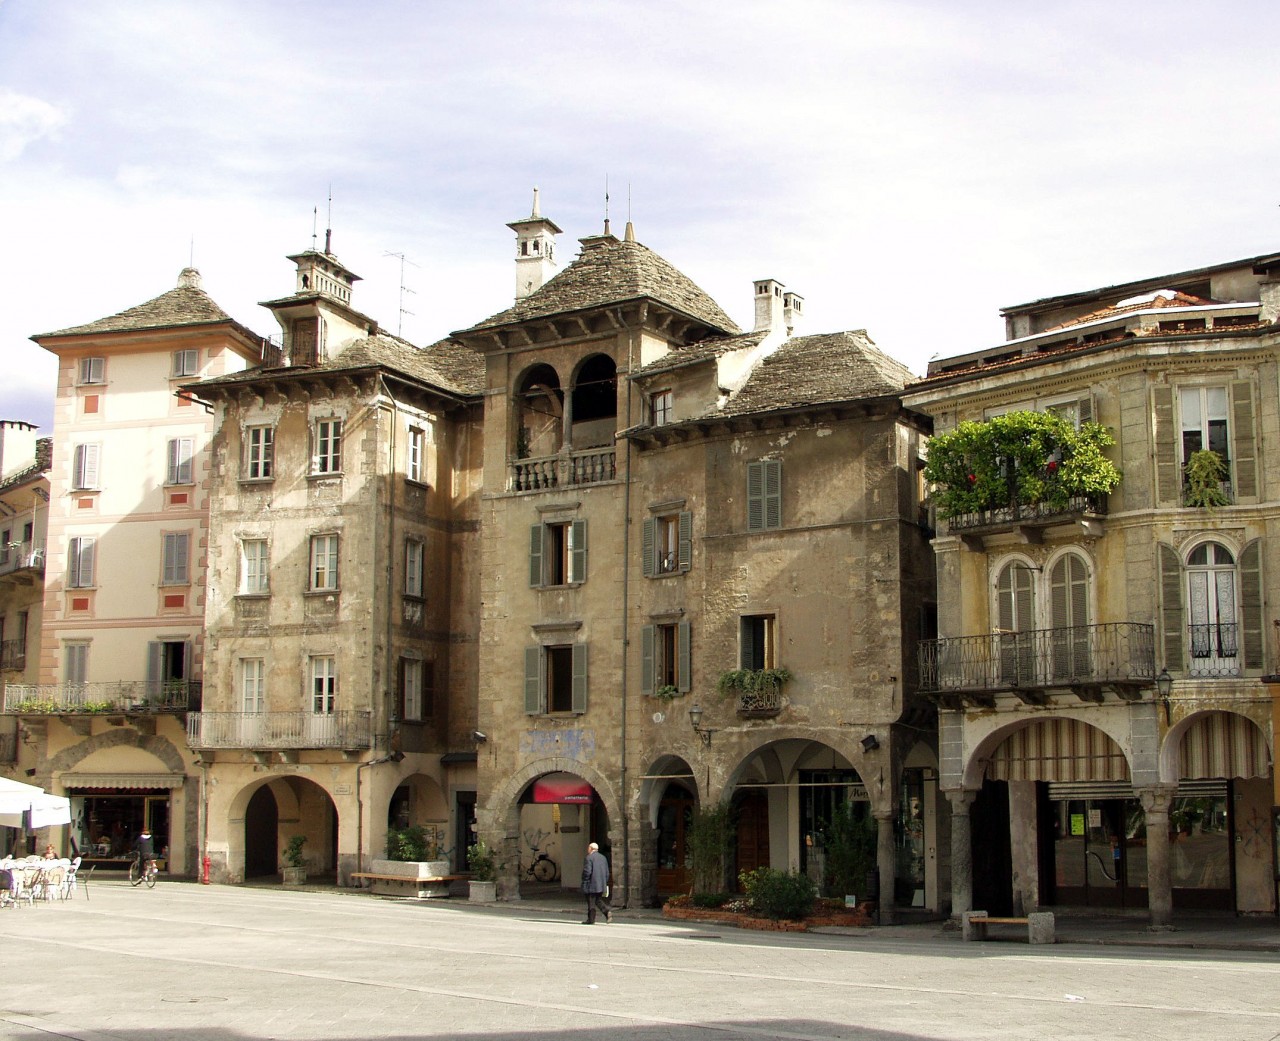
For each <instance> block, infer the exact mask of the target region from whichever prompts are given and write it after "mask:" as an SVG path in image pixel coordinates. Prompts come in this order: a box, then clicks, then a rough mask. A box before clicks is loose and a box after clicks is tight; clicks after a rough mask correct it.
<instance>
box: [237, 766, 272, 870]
mask: <svg viewBox="0 0 1280 1041" xmlns="http://www.w3.org/2000/svg"><path fill="white" fill-rule="evenodd" d="M279 829H280V819H279V815H278V814H277V812H276V800H275V796H274V795H272V794H271V789H270V788H269V787H268V786H267V785H263V786H262V787H261V788H259V789H258V790H257V791H256V792H254V793H253V795H252V797H251V798H250V799H249V805H248V807H247V808H246V809H245V811H244V877H245V878H246V879H250V878H262V877H264V876H266V875H274V874H275V873H276V871H277V870H278V869H279V863H278V859H277V855H276V851H277V848H278V846H279V843H278V842H277V839H276V835H277V833H278V831H279Z"/></svg>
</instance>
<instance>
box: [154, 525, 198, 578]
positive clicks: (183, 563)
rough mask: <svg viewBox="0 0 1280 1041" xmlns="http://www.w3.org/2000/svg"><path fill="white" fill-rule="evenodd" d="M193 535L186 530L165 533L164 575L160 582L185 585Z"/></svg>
mask: <svg viewBox="0 0 1280 1041" xmlns="http://www.w3.org/2000/svg"><path fill="white" fill-rule="evenodd" d="M190 544H191V535H190V534H189V533H188V532H185V531H167V532H165V535H164V575H163V577H162V578H161V581H160V584H161V585H165V586H185V585H186V584H187V582H188V577H187V576H188V571H189V568H188V553H189V547H190Z"/></svg>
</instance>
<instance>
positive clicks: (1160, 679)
mask: <svg viewBox="0 0 1280 1041" xmlns="http://www.w3.org/2000/svg"><path fill="white" fill-rule="evenodd" d="M1156 692H1157V693H1158V694H1159V695H1160V700H1161V701H1163V702H1164V723H1165V726H1168V725H1169V724H1170V723H1172V722H1173V710H1172V709H1171V708H1170V707H1169V695H1170V694H1172V693H1173V677H1172V676H1170V675H1169V670H1168V669H1161V670H1160V675H1159V676H1157V677H1156Z"/></svg>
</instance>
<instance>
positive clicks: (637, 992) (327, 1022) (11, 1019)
mask: <svg viewBox="0 0 1280 1041" xmlns="http://www.w3.org/2000/svg"><path fill="white" fill-rule="evenodd" d="M579 918H580V915H579V914H578V913H577V912H576V910H575V909H574V908H573V907H572V905H565V904H557V903H555V902H535V901H527V902H525V903H523V904H515V905H504V906H500V907H493V908H488V907H477V906H474V905H469V904H467V903H465V902H461V901H453V900H450V901H440V902H428V903H421V904H419V903H398V902H392V901H387V900H380V899H375V898H373V897H371V896H368V895H366V894H357V893H347V892H315V891H288V890H279V889H266V888H233V887H224V886H198V885H193V884H188V883H178V882H161V884H160V885H159V886H157V888H156V889H155V890H153V891H147V890H145V889H138V890H134V889H130V888H129V887H128V886H127V885H125V884H123V883H121V882H116V881H109V882H105V883H104V882H102V881H97V882H95V883H94V884H93V888H92V890H91V892H90V894H89V899H88V900H86V899H85V898H84V895H83V894H82V895H81V896H80V897H79V898H77V899H74V900H71V901H67V902H65V903H62V904H57V903H55V904H51V905H48V906H37V907H34V908H23V909H19V910H13V911H5V912H2V913H0V937H2V940H0V942H2V943H3V949H4V952H5V958H4V961H5V967H6V972H5V974H4V981H3V983H0V1038H4V1039H6V1041H7V1039H20V1041H50V1039H52V1038H66V1039H72V1041H119V1039H128V1041H163V1039H169V1038H182V1039H185V1041H243V1039H255V1041H256V1039H277V1038H278V1039H290V1041H293V1039H305V1041H327V1039H338V1038H352V1039H355V1038H360V1039H365V1038H368V1039H388V1041H400V1039H405V1041H407V1039H411V1038H462V1037H466V1038H479V1039H492V1041H498V1039H521V1041H525V1039H528V1041H532V1039H543V1038H546V1039H561V1038H567V1039H580V1041H597V1039H599V1041H656V1039H673V1041H685V1039H692V1038H715V1039H725V1041H727V1039H733V1038H743V1039H747V1038H751V1039H757V1038H787V1039H806V1041H808V1039H813V1041H829V1039H834V1038H849V1039H855V1038H856V1039H873V1041H908V1039H918V1041H924V1039H930V1041H932V1039H948V1041H949V1039H970V1038H1019V1039H1032V1038H1034V1039H1037V1041H1041V1039H1054V1038H1064V1039H1066V1038H1070V1039H1073V1041H1080V1039H1094V1038H1096V1039H1107V1041H1115V1039H1123V1038H1143V1039H1149V1038H1161V1037H1177V1038H1179V1039H1180V1041H1196V1039H1201V1038H1205V1039H1208V1038H1212V1039H1214V1041H1234V1039H1239V1041H1263V1039H1275V1038H1277V1037H1280V1001H1278V1000H1277V994H1278V993H1280V954H1277V953H1276V950H1275V943H1274V941H1275V940H1276V938H1277V936H1276V926H1275V923H1274V921H1272V922H1269V923H1264V925H1263V926H1262V927H1261V928H1258V929H1255V930H1253V931H1252V932H1250V933H1248V934H1244V935H1245V936H1246V939H1245V941H1244V943H1243V944H1242V946H1249V945H1252V949H1244V950H1209V949H1198V948H1184V949H1176V948H1170V947H1165V946H1161V947H1134V946H1129V945H1124V946H1090V945H1083V944H1076V943H1067V944H1059V945H1057V946H1054V947H1043V948H1031V947H1028V946H1027V945H1025V944H1022V943H1004V942H988V943H970V944H965V943H962V942H960V941H959V940H958V939H957V938H956V936H955V934H954V933H950V934H948V933H944V932H943V931H942V930H941V929H940V928H939V927H937V926H936V925H934V926H898V927H893V928H888V929H870V930H856V931H846V932H841V933H822V934H808V935H806V934H783V933H759V932H745V931H738V930H734V929H722V928H716V927H711V926H707V925H691V924H684V923H674V922H667V921H664V920H663V919H662V918H661V917H659V916H657V915H656V913H653V912H630V911H621V912H619V913H618V914H617V915H615V918H614V923H613V924H612V925H603V924H598V925H596V926H594V927H591V928H587V927H584V926H582V925H581V924H579ZM1133 935H1134V936H1135V937H1138V936H1140V930H1138V929H1136V928H1135V929H1134V930H1133ZM1190 935H1192V934H1184V935H1183V940H1184V942H1185V941H1186V939H1187V937H1188V936H1190Z"/></svg>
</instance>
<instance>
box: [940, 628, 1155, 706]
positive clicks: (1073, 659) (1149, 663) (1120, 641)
mask: <svg viewBox="0 0 1280 1041" xmlns="http://www.w3.org/2000/svg"><path fill="white" fill-rule="evenodd" d="M918 653H919V662H920V689H921V690H922V691H925V692H929V693H946V692H955V693H963V692H971V693H995V692H998V691H1013V690H1019V689H1032V690H1034V689H1045V688H1050V687H1084V686H1089V687H1097V686H1107V685H1124V686H1146V685H1150V684H1154V683H1155V678H1156V663H1155V632H1154V627H1153V626H1151V625H1147V624H1144V623H1142V622H1107V623H1104V624H1101V625H1079V626H1068V627H1063V628H1059V629H1034V630H1031V631H1029V632H1018V633H1010V632H997V633H992V634H990V635H983V636H960V637H952V638H949V639H944V640H922V641H921V642H920V645H919V649H918Z"/></svg>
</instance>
